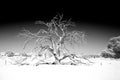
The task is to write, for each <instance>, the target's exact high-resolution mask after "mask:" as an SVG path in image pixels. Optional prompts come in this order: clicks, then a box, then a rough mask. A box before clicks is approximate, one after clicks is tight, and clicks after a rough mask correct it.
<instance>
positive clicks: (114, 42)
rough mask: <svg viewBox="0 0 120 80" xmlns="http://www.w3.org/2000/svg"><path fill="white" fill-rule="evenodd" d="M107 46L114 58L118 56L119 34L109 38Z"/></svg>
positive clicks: (119, 51)
mask: <svg viewBox="0 0 120 80" xmlns="http://www.w3.org/2000/svg"><path fill="white" fill-rule="evenodd" d="M107 48H108V50H112V51H113V53H114V54H115V56H114V58H120V36H118V37H113V38H111V39H110V40H109V43H108V46H107Z"/></svg>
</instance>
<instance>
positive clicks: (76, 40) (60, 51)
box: [19, 15, 85, 64]
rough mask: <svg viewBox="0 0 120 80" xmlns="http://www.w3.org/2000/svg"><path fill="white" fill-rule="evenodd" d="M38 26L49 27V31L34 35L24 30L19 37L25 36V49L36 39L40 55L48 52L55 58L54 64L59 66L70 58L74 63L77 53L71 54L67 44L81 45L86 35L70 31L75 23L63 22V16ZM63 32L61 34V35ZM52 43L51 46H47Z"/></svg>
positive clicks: (41, 22) (36, 46) (36, 49)
mask: <svg viewBox="0 0 120 80" xmlns="http://www.w3.org/2000/svg"><path fill="white" fill-rule="evenodd" d="M36 24H43V25H46V26H47V30H45V29H40V30H39V31H38V32H37V33H32V32H30V31H29V30H26V29H23V32H22V33H20V34H19V36H24V37H25V38H26V41H25V43H24V47H23V49H25V48H26V45H27V44H28V43H29V42H30V41H31V40H33V39H35V48H34V49H33V51H36V53H37V54H38V55H42V54H43V53H42V52H43V51H45V50H48V51H49V52H51V54H52V55H53V56H54V58H55V62H54V63H53V64H58V63H60V62H61V60H63V59H65V58H66V57H69V58H70V59H71V60H72V61H73V62H75V61H74V57H77V56H76V54H75V53H71V51H70V50H69V49H67V48H66V46H65V44H66V42H67V43H69V44H70V45H71V46H73V45H81V44H82V43H84V42H85V33H84V32H81V31H79V30H73V31H68V28H69V27H70V26H72V27H73V26H75V23H73V22H71V20H63V15H57V16H55V17H54V18H53V19H52V20H51V21H50V22H47V23H46V22H43V21H37V22H36ZM60 31H61V34H60V33H59V32H60ZM47 42H48V43H50V44H51V45H48V44H45V43H47ZM61 56H62V57H61Z"/></svg>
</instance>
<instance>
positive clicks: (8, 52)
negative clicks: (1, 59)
mask: <svg viewBox="0 0 120 80" xmlns="http://www.w3.org/2000/svg"><path fill="white" fill-rule="evenodd" d="M14 55H15V53H13V52H12V51H7V52H6V56H7V57H13V56H14Z"/></svg>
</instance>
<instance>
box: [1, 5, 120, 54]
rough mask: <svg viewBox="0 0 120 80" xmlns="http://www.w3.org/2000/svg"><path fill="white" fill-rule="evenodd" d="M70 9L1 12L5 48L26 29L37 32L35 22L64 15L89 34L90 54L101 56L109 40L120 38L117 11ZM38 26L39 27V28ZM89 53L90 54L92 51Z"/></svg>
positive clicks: (18, 9)
mask: <svg viewBox="0 0 120 80" xmlns="http://www.w3.org/2000/svg"><path fill="white" fill-rule="evenodd" d="M69 6H70V5H67V7H62V6H60V7H57V6H54V7H49V6H43V7H41V6H40V7H38V8H32V7H30V8H29V7H28V8H26V7H25V8H24V7H23V8H22V9H21V8H17V9H15V8H14V9H13V8H12V9H9V8H8V9H5V10H3V11H1V15H0V37H1V38H0V42H1V45H4V41H8V43H6V44H8V45H9V42H10V41H9V38H11V37H12V36H15V35H17V34H18V32H20V30H21V29H22V27H26V28H27V29H29V30H31V31H32V30H34V29H35V30H37V29H38V28H39V26H38V25H34V22H35V21H38V20H42V21H50V20H51V19H52V18H53V17H54V16H55V15H57V14H58V13H60V14H64V19H70V18H72V21H74V22H76V23H77V27H76V29H79V30H82V31H85V32H86V34H87V37H88V42H89V45H88V46H87V48H86V49H88V48H89V49H90V47H91V46H92V47H91V49H90V50H91V51H90V52H97V51H100V50H102V49H104V48H105V47H106V45H107V41H108V40H109V38H111V37H114V36H119V35H120V30H119V29H120V28H119V27H120V24H119V19H120V16H119V11H118V10H117V9H114V8H113V9H112V8H102V9H101V8H95V7H87V8H84V7H81V6H79V5H77V6H76V5H74V6H70V7H69ZM35 26H37V27H36V28H35ZM13 42H14V41H13ZM16 43H17V42H16ZM93 44H94V45H93ZM12 45H13V44H12ZM1 49H2V48H1ZM86 49H85V50H86ZM89 49H88V50H87V51H89ZM13 50H14V49H13ZM92 50H93V51H92Z"/></svg>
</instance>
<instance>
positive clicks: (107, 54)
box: [101, 52, 114, 58]
mask: <svg viewBox="0 0 120 80" xmlns="http://www.w3.org/2000/svg"><path fill="white" fill-rule="evenodd" d="M101 56H102V57H104V58H114V55H112V54H110V53H106V52H102V53H101Z"/></svg>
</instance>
